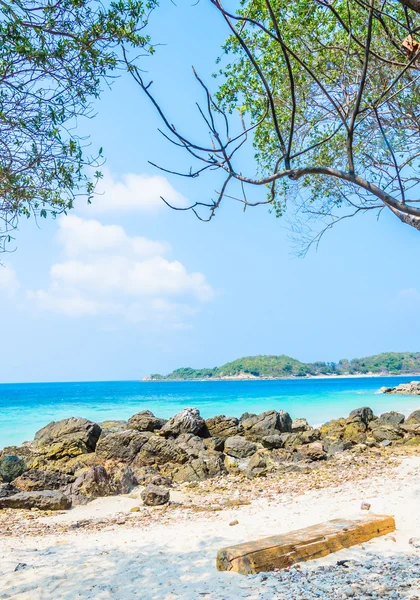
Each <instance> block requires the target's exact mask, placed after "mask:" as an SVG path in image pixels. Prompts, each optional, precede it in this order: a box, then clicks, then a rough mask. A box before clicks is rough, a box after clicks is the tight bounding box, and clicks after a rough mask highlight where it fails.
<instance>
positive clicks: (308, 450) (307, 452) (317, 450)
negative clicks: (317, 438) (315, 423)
mask: <svg viewBox="0 0 420 600" xmlns="http://www.w3.org/2000/svg"><path fill="white" fill-rule="evenodd" d="M298 453H299V454H300V455H302V456H304V457H305V458H308V459H309V460H313V461H315V460H325V459H326V458H327V453H326V452H325V450H324V447H323V444H322V442H312V443H311V444H307V445H305V446H302V447H301V448H299V452H298Z"/></svg>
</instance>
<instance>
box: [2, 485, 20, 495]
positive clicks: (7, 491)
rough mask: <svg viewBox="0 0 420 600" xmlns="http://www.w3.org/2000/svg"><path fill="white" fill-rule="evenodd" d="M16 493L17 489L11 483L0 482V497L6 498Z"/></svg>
mask: <svg viewBox="0 0 420 600" xmlns="http://www.w3.org/2000/svg"><path fill="white" fill-rule="evenodd" d="M17 493H19V490H18V489H16V488H15V487H14V486H13V485H12V484H11V483H0V498H7V497H8V496H13V494H17Z"/></svg>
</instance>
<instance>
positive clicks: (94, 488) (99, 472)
mask: <svg viewBox="0 0 420 600" xmlns="http://www.w3.org/2000/svg"><path fill="white" fill-rule="evenodd" d="M65 492H66V495H67V496H69V497H70V498H71V500H72V503H73V504H87V503H88V502H89V501H90V500H93V499H94V498H100V497H102V496H111V495H112V494H113V489H112V483H111V479H110V477H109V475H108V473H107V471H106V469H105V468H104V467H102V466H100V465H97V466H95V467H91V468H90V469H88V470H87V471H85V472H84V473H82V474H81V475H80V476H79V477H78V478H77V479H76V481H75V482H74V483H72V484H71V485H69V486H68V488H67V489H66V490H65Z"/></svg>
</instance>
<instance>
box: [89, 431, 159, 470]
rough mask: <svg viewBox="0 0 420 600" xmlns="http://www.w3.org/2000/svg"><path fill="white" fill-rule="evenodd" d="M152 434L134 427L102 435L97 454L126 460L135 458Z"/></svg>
mask: <svg viewBox="0 0 420 600" xmlns="http://www.w3.org/2000/svg"><path fill="white" fill-rule="evenodd" d="M149 437H150V434H147V433H141V432H140V431H135V430H134V429H126V430H123V431H118V432H117V433H110V434H109V435H107V436H105V437H101V438H100V439H99V442H98V444H97V448H96V454H97V455H98V456H100V457H103V458H105V459H116V460H122V461H126V462H130V461H132V460H134V458H135V457H136V456H137V454H138V453H139V451H140V449H141V448H142V447H143V446H144V445H145V444H146V442H147V441H148V440H149Z"/></svg>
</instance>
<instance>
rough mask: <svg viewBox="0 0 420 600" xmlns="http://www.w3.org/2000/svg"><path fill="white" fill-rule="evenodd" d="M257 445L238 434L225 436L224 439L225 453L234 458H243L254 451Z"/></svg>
mask: <svg viewBox="0 0 420 600" xmlns="http://www.w3.org/2000/svg"><path fill="white" fill-rule="evenodd" d="M256 449H257V446H256V445H255V444H253V443H252V442H249V441H248V440H245V439H244V438H243V437H241V436H239V435H234V436H233V437H230V438H227V440H226V441H225V453H226V454H228V455H229V456H233V457H234V458H245V457H246V456H251V454H254V452H255V451H256Z"/></svg>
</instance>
